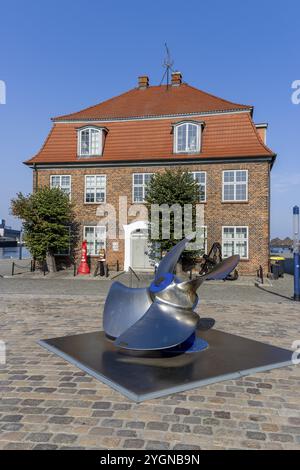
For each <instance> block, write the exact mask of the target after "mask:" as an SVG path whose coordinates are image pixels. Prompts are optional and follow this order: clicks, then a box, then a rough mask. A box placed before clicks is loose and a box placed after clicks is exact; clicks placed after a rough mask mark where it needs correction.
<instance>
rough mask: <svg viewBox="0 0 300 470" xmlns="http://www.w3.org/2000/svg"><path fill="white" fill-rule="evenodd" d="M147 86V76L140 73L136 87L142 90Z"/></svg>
mask: <svg viewBox="0 0 300 470" xmlns="http://www.w3.org/2000/svg"><path fill="white" fill-rule="evenodd" d="M148 86H149V77H148V76H147V75H141V76H140V77H139V78H138V87H139V89H140V90H144V89H145V88H148Z"/></svg>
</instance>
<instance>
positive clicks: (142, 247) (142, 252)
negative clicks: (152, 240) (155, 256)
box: [130, 229, 153, 271]
mask: <svg viewBox="0 0 300 470" xmlns="http://www.w3.org/2000/svg"><path fill="white" fill-rule="evenodd" d="M130 243H131V250H130V252H131V263H130V265H131V267H132V268H133V269H134V270H136V271H149V270H152V269H153V268H152V266H151V263H150V259H149V255H148V252H149V248H148V237H147V231H146V230H142V229H138V230H135V231H134V232H132V234H131V238H130Z"/></svg>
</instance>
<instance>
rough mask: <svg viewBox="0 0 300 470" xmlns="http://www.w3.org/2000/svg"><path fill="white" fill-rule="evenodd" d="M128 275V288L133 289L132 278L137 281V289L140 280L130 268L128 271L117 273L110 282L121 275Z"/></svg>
mask: <svg viewBox="0 0 300 470" xmlns="http://www.w3.org/2000/svg"><path fill="white" fill-rule="evenodd" d="M126 274H127V275H128V274H129V287H133V278H135V279H136V280H137V284H138V287H139V284H140V282H141V278H140V277H139V276H138V275H137V273H136V272H135V270H134V269H132V267H131V266H129V267H128V271H121V272H119V273H118V274H116V275H115V276H113V277H112V278H111V280H114V279H116V278H118V277H120V276H123V275H126Z"/></svg>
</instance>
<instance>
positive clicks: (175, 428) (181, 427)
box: [171, 423, 191, 432]
mask: <svg viewBox="0 0 300 470" xmlns="http://www.w3.org/2000/svg"><path fill="white" fill-rule="evenodd" d="M171 431H172V432H190V431H191V428H190V426H188V425H187V424H181V423H178V424H172V426H171Z"/></svg>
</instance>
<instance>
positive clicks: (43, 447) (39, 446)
mask: <svg viewBox="0 0 300 470" xmlns="http://www.w3.org/2000/svg"><path fill="white" fill-rule="evenodd" d="M57 448H58V446H56V445H55V444H37V445H36V446H34V447H33V450H56V449H57Z"/></svg>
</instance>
